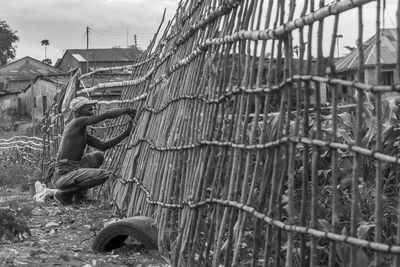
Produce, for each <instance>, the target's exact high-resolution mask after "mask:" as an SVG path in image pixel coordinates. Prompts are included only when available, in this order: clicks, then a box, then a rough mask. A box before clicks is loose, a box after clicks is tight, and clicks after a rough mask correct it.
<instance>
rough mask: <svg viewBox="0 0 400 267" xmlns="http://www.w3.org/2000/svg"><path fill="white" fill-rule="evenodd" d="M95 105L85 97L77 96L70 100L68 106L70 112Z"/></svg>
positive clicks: (94, 101)
mask: <svg viewBox="0 0 400 267" xmlns="http://www.w3.org/2000/svg"><path fill="white" fill-rule="evenodd" d="M96 103H97V101H96V100H89V99H87V98H86V97H83V96H78V97H77V98H74V99H72V101H71V103H70V104H69V107H70V108H71V109H72V110H77V109H79V108H80V107H82V106H83V105H93V104H96Z"/></svg>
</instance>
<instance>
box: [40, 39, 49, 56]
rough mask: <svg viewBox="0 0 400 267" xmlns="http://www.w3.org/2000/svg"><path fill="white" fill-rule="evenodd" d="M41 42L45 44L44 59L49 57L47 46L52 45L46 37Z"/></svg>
mask: <svg viewBox="0 0 400 267" xmlns="http://www.w3.org/2000/svg"><path fill="white" fill-rule="evenodd" d="M40 43H41V44H42V46H44V59H47V50H46V47H47V46H48V45H50V42H49V40H47V39H44V40H42V41H41V42H40Z"/></svg>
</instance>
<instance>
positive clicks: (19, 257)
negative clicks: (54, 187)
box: [0, 188, 169, 267]
mask: <svg viewBox="0 0 400 267" xmlns="http://www.w3.org/2000/svg"><path fill="white" fill-rule="evenodd" d="M10 206H11V207H13V208H14V210H15V209H18V210H19V213H20V214H21V216H22V218H24V220H25V221H26V222H27V224H28V226H29V228H30V230H31V233H32V236H31V237H29V236H27V237H26V239H23V240H20V241H16V240H14V241H13V242H11V241H9V240H7V239H5V238H4V237H3V238H0V266H84V267H91V266H169V265H168V264H167V262H166V261H165V260H164V259H163V258H162V257H160V255H159V254H158V251H155V250H146V249H145V248H144V247H143V246H142V245H140V244H137V243H136V244H135V242H134V241H132V242H126V243H127V244H126V245H124V246H123V247H121V248H119V249H116V250H113V251H112V252H110V253H96V252H94V251H93V250H92V249H91V246H92V243H93V241H94V239H95V237H96V234H97V233H98V232H99V231H100V230H101V229H102V228H103V227H104V223H105V222H108V221H111V220H113V219H116V216H115V215H113V214H112V213H111V211H110V207H109V206H108V207H107V205H105V204H100V203H98V204H91V205H83V206H61V205H59V204H58V203H56V202H55V201H54V200H47V201H46V203H42V204H38V203H34V202H33V201H32V200H31V199H30V195H29V193H28V192H19V191H17V190H15V189H7V188H3V189H0V208H8V207H10Z"/></svg>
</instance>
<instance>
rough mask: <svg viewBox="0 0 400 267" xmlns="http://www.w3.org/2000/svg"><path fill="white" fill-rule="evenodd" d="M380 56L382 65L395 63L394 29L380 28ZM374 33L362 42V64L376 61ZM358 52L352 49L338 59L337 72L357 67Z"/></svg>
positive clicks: (370, 64) (372, 63)
mask: <svg viewBox="0 0 400 267" xmlns="http://www.w3.org/2000/svg"><path fill="white" fill-rule="evenodd" d="M380 34H381V56H380V62H381V64H382V65H392V64H396V58H397V55H396V51H397V32H396V29H382V30H381V32H380ZM375 41H376V35H374V36H372V37H371V38H369V39H368V40H367V41H365V42H364V43H363V50H364V65H365V66H374V65H375V64H376V62H377V58H376V45H375ZM358 61H359V53H358V50H357V49H354V50H353V51H352V52H351V53H350V54H348V55H347V56H345V57H343V58H341V59H339V60H338V61H337V62H336V64H335V65H336V70H337V71H338V72H342V71H346V70H350V69H357V68H358V65H359V62H358Z"/></svg>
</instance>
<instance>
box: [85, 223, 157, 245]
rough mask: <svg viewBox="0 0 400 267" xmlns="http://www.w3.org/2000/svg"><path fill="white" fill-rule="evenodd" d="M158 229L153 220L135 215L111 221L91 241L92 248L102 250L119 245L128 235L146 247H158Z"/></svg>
mask: <svg viewBox="0 0 400 267" xmlns="http://www.w3.org/2000/svg"><path fill="white" fill-rule="evenodd" d="M157 236H158V231H157V228H156V226H155V220H154V219H152V218H150V217H145V216H135V217H129V218H126V219H122V220H119V221H116V222H113V223H111V224H109V225H107V226H106V227H104V228H103V229H102V230H101V231H100V232H99V234H98V235H97V237H96V239H95V240H94V242H93V246H92V248H93V250H95V251H99V252H104V251H111V250H113V249H116V248H119V247H121V246H122V245H123V244H124V242H125V240H126V239H127V238H128V237H132V238H134V239H135V240H137V241H138V242H140V243H142V244H143V245H144V246H145V247H146V248H147V249H158V238H157Z"/></svg>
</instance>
